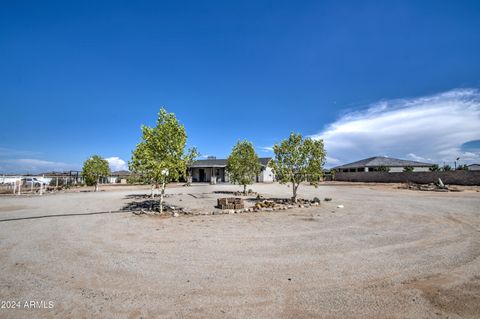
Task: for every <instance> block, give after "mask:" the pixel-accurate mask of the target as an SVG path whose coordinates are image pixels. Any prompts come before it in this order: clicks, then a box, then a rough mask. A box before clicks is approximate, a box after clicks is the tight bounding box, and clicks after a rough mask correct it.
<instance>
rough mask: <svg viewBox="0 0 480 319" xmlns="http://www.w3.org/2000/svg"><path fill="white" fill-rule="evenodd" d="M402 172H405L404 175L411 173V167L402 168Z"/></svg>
mask: <svg viewBox="0 0 480 319" xmlns="http://www.w3.org/2000/svg"><path fill="white" fill-rule="evenodd" d="M403 171H404V172H406V173H410V172H413V166H405V167H404V168H403Z"/></svg>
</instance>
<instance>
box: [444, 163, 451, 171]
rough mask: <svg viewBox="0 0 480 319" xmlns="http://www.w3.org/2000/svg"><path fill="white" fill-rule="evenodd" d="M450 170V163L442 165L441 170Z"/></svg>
mask: <svg viewBox="0 0 480 319" xmlns="http://www.w3.org/2000/svg"><path fill="white" fill-rule="evenodd" d="M451 170H452V167H451V166H450V165H443V167H442V171H444V172H449V171H451Z"/></svg>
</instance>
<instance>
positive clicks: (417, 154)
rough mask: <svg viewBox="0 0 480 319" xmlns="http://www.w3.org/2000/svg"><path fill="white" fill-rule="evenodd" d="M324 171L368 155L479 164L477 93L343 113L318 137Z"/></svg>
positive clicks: (446, 94)
mask: <svg viewBox="0 0 480 319" xmlns="http://www.w3.org/2000/svg"><path fill="white" fill-rule="evenodd" d="M310 137H312V138H322V139H323V140H324V142H325V148H326V150H327V153H328V158H327V167H332V166H336V165H338V164H344V163H348V162H352V161H355V160H360V159H363V158H367V157H372V156H390V157H397V158H403V159H411V160H416V161H424V162H434V163H438V164H443V163H444V162H445V163H446V164H451V163H452V162H453V161H454V160H455V159H456V158H458V157H460V163H467V164H468V163H473V162H478V161H479V160H480V147H479V145H480V90H478V89H454V90H450V91H447V92H443V93H439V94H434V95H429V96H424V97H417V98H408V99H395V100H384V101H380V102H378V103H374V104H372V105H369V106H368V107H367V108H365V109H363V110H360V111H353V112H349V113H346V114H344V115H343V116H341V117H340V118H339V119H338V120H337V121H335V122H334V123H331V124H330V125H328V126H327V127H326V128H325V129H324V130H322V131H321V132H319V133H318V134H315V135H312V136H310Z"/></svg>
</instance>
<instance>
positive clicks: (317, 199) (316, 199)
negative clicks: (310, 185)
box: [312, 197, 320, 203]
mask: <svg viewBox="0 0 480 319" xmlns="http://www.w3.org/2000/svg"><path fill="white" fill-rule="evenodd" d="M312 202H314V203H320V198H318V197H314V198H313V200H312Z"/></svg>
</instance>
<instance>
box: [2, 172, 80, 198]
mask: <svg viewBox="0 0 480 319" xmlns="http://www.w3.org/2000/svg"><path fill="white" fill-rule="evenodd" d="M81 183H83V178H82V177H80V176H78V175H66V174H65V175H52V176H47V177H46V176H26V175H2V176H0V194H16V195H20V194H39V195H42V194H43V193H44V192H45V191H47V190H49V191H51V190H57V189H61V188H63V187H65V186H71V185H77V184H81Z"/></svg>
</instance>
